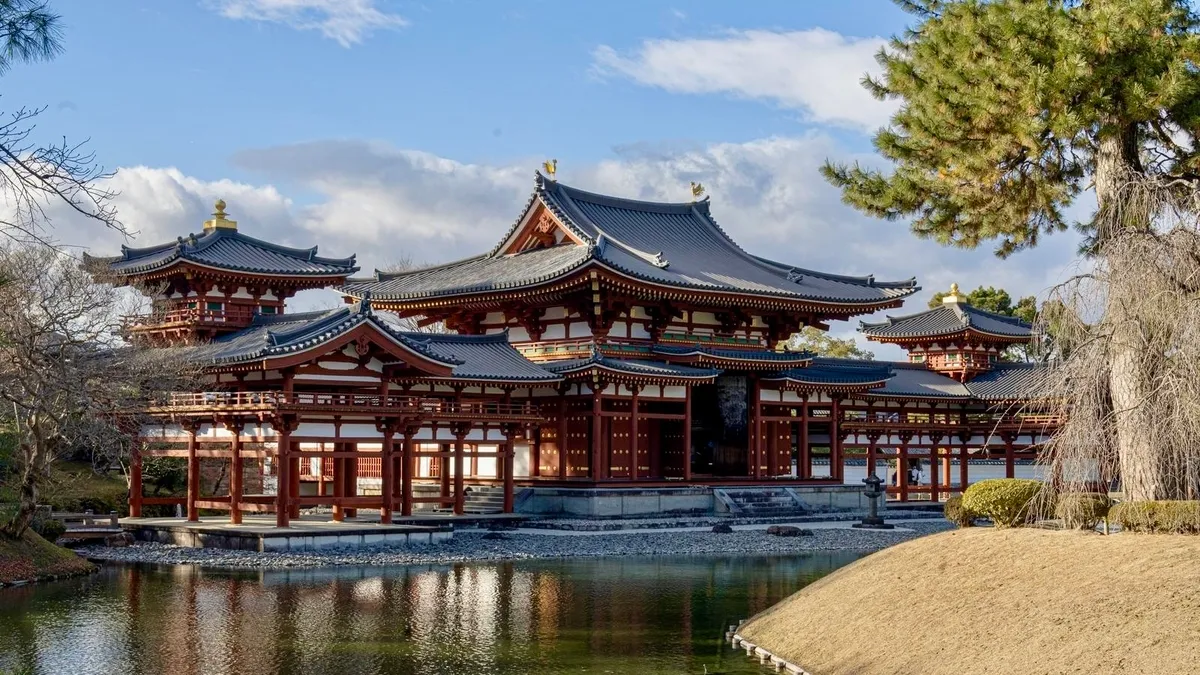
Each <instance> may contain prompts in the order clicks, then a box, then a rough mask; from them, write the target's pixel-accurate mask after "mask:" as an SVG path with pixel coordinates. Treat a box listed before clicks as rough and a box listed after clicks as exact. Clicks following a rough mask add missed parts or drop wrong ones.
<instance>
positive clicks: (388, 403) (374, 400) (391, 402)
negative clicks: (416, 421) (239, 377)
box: [155, 391, 538, 417]
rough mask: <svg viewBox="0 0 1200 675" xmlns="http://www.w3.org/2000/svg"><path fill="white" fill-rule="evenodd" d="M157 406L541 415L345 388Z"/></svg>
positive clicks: (219, 395)
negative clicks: (347, 390)
mask: <svg viewBox="0 0 1200 675" xmlns="http://www.w3.org/2000/svg"><path fill="white" fill-rule="evenodd" d="M155 407H156V408H160V409H165V410H168V411H184V410H188V409H191V410H214V409H216V410H221V409H244V410H264V409H272V410H273V409H279V408H288V409H329V408H338V409H344V408H351V409H362V408H372V409H386V410H389V411H396V412H405V413H414V414H421V415H430V416H439V415H443V416H454V417H472V416H484V415H486V416H516V415H520V416H537V415H538V413H537V408H536V407H535V406H533V405H532V404H531V403H529V402H520V403H505V402H503V401H450V400H444V399H438V398H426V397H421V396H405V395H387V396H383V395H380V394H353V393H343V392H313V391H303V392H292V393H290V394H287V393H284V392H280V391H204V392H178V393H173V394H171V395H170V396H169V397H167V399H166V400H165V401H163V402H162V403H160V404H159V405H158V406H155Z"/></svg>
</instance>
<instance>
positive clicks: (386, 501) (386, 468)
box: [379, 423, 396, 525]
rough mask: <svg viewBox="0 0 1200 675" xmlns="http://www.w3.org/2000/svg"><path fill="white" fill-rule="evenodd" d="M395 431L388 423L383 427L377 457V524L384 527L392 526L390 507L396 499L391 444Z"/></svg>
mask: <svg viewBox="0 0 1200 675" xmlns="http://www.w3.org/2000/svg"><path fill="white" fill-rule="evenodd" d="M395 436H396V430H395V428H394V427H393V426H392V425H391V424H390V423H385V424H384V425H383V447H382V450H381V453H380V457H379V498H380V506H379V522H380V523H382V524H384V525H391V524H392V507H393V506H394V505H395V504H394V501H393V500H394V499H395V497H396V476H395V474H394V473H393V471H394V470H395V468H396V467H395V464H394V463H393V460H394V459H395V458H394V457H393V456H392V442H393V440H394V439H395Z"/></svg>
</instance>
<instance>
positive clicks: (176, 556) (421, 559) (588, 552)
mask: <svg viewBox="0 0 1200 675" xmlns="http://www.w3.org/2000/svg"><path fill="white" fill-rule="evenodd" d="M903 527H905V528H907V529H908V530H911V531H895V530H885V531H862V530H852V529H840V528H839V529H815V530H813V531H812V532H813V535H812V536H810V537H775V536H770V535H768V534H766V532H765V531H763V530H738V531H735V532H733V533H730V534H715V533H712V532H679V531H670V530H660V531H656V532H647V533H645V534H642V533H638V534H621V535H614V536H595V535H593V536H583V535H578V536H575V535H542V534H531V533H527V532H511V531H508V532H485V531H482V530H459V531H457V532H455V533H454V537H453V539H451V540H449V541H446V542H442V543H438V544H432V545H428V546H409V547H386V546H380V547H372V548H330V549H323V550H321V551H295V552H286V551H284V552H270V553H255V552H252V551H230V550H224V549H200V548H182V547H179V546H169V545H165V544H134V545H132V546H128V547H124V548H104V547H96V546H92V547H86V548H81V549H79V553H80V555H83V556H85V557H87V558H88V559H90V560H96V561H113V562H136V563H154V564H170V565H201V566H204V567H215V568H233V569H279V568H294V567H327V566H337V565H419V564H430V563H437V564H442V563H455V562H479V561H482V562H494V561H503V560H531V559H538V558H574V557H601V556H642V555H711V554H741V555H760V554H767V555H787V554H797V553H806V552H815V551H862V552H871V551H877V550H880V549H883V548H887V547H888V546H892V545H894V544H898V543H900V542H902V541H907V540H909V539H914V538H917V537H921V536H924V535H927V534H933V533H935V532H941V531H943V530H947V529H951V528H952V527H953V525H951V524H950V523H948V522H946V521H931V522H928V523H924V522H921V523H905V524H904V525H903Z"/></svg>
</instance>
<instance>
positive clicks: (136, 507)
mask: <svg viewBox="0 0 1200 675" xmlns="http://www.w3.org/2000/svg"><path fill="white" fill-rule="evenodd" d="M130 450H131V451H130V457H129V517H130V518H141V517H142V490H143V486H142V441H141V439H140V438H138V437H137V436H134V437H133V443H132V444H131V446H130Z"/></svg>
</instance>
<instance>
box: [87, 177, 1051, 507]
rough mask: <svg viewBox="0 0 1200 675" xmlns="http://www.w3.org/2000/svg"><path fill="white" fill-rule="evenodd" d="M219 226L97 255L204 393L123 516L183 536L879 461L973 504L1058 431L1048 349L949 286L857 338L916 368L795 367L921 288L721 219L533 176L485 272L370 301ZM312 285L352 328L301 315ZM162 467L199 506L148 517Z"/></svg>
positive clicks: (330, 314) (377, 281) (817, 361)
mask: <svg viewBox="0 0 1200 675" xmlns="http://www.w3.org/2000/svg"><path fill="white" fill-rule="evenodd" d="M224 209H225V204H224V203H223V202H217V205H216V212H215V213H214V214H213V218H212V219H211V220H208V221H206V222H205V224H204V229H203V231H202V232H200V233H198V234H189V235H187V236H186V237H180V238H179V239H177V240H176V241H172V242H168V243H165V244H162V245H159V246H152V247H148V248H122V251H121V254H120V255H118V256H113V257H109V258H92V261H93V262H94V263H99V264H103V265H107V267H108V268H109V270H111V272H113V273H115V274H116V275H118V276H119V277H120V278H121V279H123V280H124V282H125V283H128V284H130V285H134V286H136V287H138V288H139V289H141V290H143V292H145V293H147V294H148V295H150V296H151V299H152V304H153V307H154V311H153V312H152V313H151V314H150V315H149V316H145V317H139V318H138V319H137V320H136V321H135V322H134V323H133V324H132V325H131V326H130V336H131V338H132V339H135V340H140V341H143V342H146V343H150V344H155V345H160V346H163V347H166V348H172V349H178V350H180V355H181V357H182V358H187V359H192V360H194V361H195V362H197V363H198V364H199V365H201V366H203V369H204V372H205V378H206V380H207V382H208V384H207V385H206V386H205V387H204V389H205V390H204V391H197V392H183V393H178V394H175V395H172V396H171V397H170V398H169V399H168V400H164V401H160V402H157V403H156V404H155V405H154V406H153V407H152V408H151V410H150V412H151V413H152V415H154V417H155V419H156V420H157V421H156V422H155V423H152V424H147V425H144V426H143V427H142V428H141V429H140V432H139V440H140V443H137V444H135V445H136V447H137V451H136V452H135V454H134V458H133V463H132V477H133V485H134V486H135V488H134V489H133V490H132V494H131V497H130V512H131V515H133V516H139V515H141V513H142V507H143V505H148V504H171V503H184V504H185V505H186V510H187V517H188V519H189V520H197V519H198V517H199V510H200V509H214V510H220V511H226V510H227V511H229V513H230V519H231V521H232V522H234V523H238V522H241V518H242V514H243V513H246V512H274V513H275V515H276V524H277V525H278V526H280V527H287V526H288V524H289V522H290V519H292V518H296V517H297V516H298V514H299V512H300V509H302V508H309V507H314V506H325V507H332V509H333V518H334V520H341V519H343V518H344V517H346V516H348V515H355V514H356V512H357V511H358V510H359V509H372V510H378V512H379V514H380V519H381V521H382V522H384V523H390V522H392V520H393V517H394V515H399V516H410V515H412V514H413V513H414V512H421V511H427V510H440V511H447V512H453V513H454V514H463V513H468V512H484V511H490V510H494V511H503V512H512V511H514V509H515V508H516V504H515V499H516V495H517V488H518V487H520V488H521V491H522V492H523V493H524V492H528V491H527V490H526V489H525V488H533V489H535V490H536V489H538V488H542V487H548V488H556V489H564V488H566V489H570V488H582V489H591V490H593V491H594V490H595V489H596V488H606V487H622V486H625V487H629V486H637V487H640V488H646V489H655V488H670V487H679V486H698V485H703V486H736V487H753V486H780V485H783V486H789V487H794V488H797V489H804V488H806V487H810V486H817V487H819V486H831V485H841V484H842V483H843V482H844V471H845V466H846V464H847V462H848V461H851V462H861V461H863V460H865V462H866V465H867V470H868V471H869V472H873V471H875V469H876V466H877V465H878V464H879V463H880V462H881V461H885V460H890V461H892V462H894V465H895V466H896V467H907V466H910V465H911V464H912V463H921V464H923V465H927V466H928V468H929V474H930V475H929V480H928V481H924V484H921V485H912V484H910V481H909V478H908V472H907V471H906V470H896V471H895V472H894V479H893V484H892V486H891V487H890V488H889V493H890V495H891V496H892V497H893V498H895V499H899V500H910V499H932V500H938V499H941V498H943V497H945V496H947V495H949V494H950V493H951V492H953V491H959V490H961V489H962V488H963V486H965V485H967V484H968V482H969V475H968V472H969V466H970V461H969V460H976V461H978V460H982V459H984V458H988V459H992V460H994V461H997V462H999V461H1003V463H1004V466H1005V470H1006V474H1007V475H1009V476H1011V475H1013V471H1014V463H1015V462H1016V461H1017V460H1021V459H1029V458H1031V457H1033V456H1034V453H1035V447H1036V446H1037V445H1038V444H1039V443H1041V442H1043V441H1044V440H1045V438H1046V437H1047V435H1048V434H1049V433H1051V432H1052V431H1053V428H1054V419H1053V418H1051V417H1049V416H1047V415H1044V414H1039V413H1038V409H1037V406H1036V398H1032V397H1033V394H1032V392H1034V391H1035V387H1036V383H1037V378H1038V374H1039V372H1040V371H1039V366H1036V365H1030V364H1024V363H1013V362H1008V361H1004V360H1002V354H1003V353H1004V352H1005V350H1006V349H1007V348H1008V347H1010V346H1012V345H1016V344H1021V343H1026V342H1028V341H1029V340H1030V339H1031V330H1030V326H1029V325H1028V324H1026V323H1023V322H1021V321H1019V320H1017V319H1014V318H1011V317H1006V316H1000V315H996V314H992V313H989V312H985V311H983V310H980V309H978V308H975V307H972V306H970V305H968V304H967V303H966V301H965V300H964V298H963V297H962V296H960V295H959V294H958V293H957V290H956V289H954V290H953V291H952V293H951V294H950V295H949V296H947V297H946V299H945V301H944V303H943V304H942V305H941V306H939V307H937V308H935V309H931V310H928V311H923V312H919V313H916V314H911V315H907V316H898V317H889V318H888V319H887V320H886V321H884V322H882V323H874V324H862V325H861V328H860V330H861V331H862V332H863V334H864V335H866V336H867V337H868V338H869V339H871V340H876V341H879V342H887V343H893V344H898V345H900V346H902V347H903V348H904V349H906V350H907V351H908V354H909V361H907V362H900V363H896V362H883V361H858V360H847V359H835V358H824V357H819V356H815V355H813V354H810V353H806V352H794V351H788V350H786V349H784V348H783V346H784V345H785V344H786V342H787V341H788V338H789V337H790V336H791V335H792V334H793V333H794V332H796V331H797V330H799V329H800V328H802V327H804V326H815V327H818V328H821V329H827V328H828V325H829V321H831V320H848V319H850V318H852V317H855V316H860V315H866V314H872V313H874V312H877V311H879V310H886V309H893V308H897V307H900V305H901V304H902V303H903V302H904V300H905V299H906V298H908V297H909V296H911V295H912V294H914V293H915V292H917V291H918V290H920V289H919V287H918V286H917V285H916V282H915V280H913V279H909V280H904V281H878V280H876V279H875V278H874V277H873V276H865V277H850V276H841V275H836V274H829V273H825V272H818V271H814V270H810V269H804V268H800V267H797V266H794V265H792V264H789V263H785V262H777V261H774V260H770V259H767V258H763V257H759V256H756V255H753V254H751V253H748V252H747V251H745V250H743V249H742V248H740V247H739V246H738V245H737V244H736V243H735V242H734V241H733V240H732V239H730V238H729V236H728V235H726V234H725V232H724V231H723V230H722V229H721V227H720V226H719V225H718V224H717V222H716V220H715V219H714V218H713V216H712V215H711V213H710V202H709V201H708V200H707V199H704V200H701V201H692V202H686V203H658V202H645V201H634V200H630V199H622V198H618V197H611V196H606V195H599V194H594V193H590V192H585V191H583V190H579V189H576V188H573V187H569V186H567V185H563V184H561V183H559V182H557V181H556V180H553V179H552V178H547V177H545V176H543V175H542V174H538V175H537V177H536V180H535V183H534V189H533V192H532V194H531V195H530V197H529V200H528V201H527V202H526V204H525V206H524V208H523V209H522V210H521V211H520V213H519V214H518V217H517V219H516V221H515V222H514V224H513V225H512V227H511V228H510V229H509V230H508V231H507V232H505V233H503V234H502V235H501V236H500V238H499V241H498V242H497V244H496V245H495V246H494V247H493V248H492V249H491V250H490V251H487V252H486V253H483V254H480V255H477V256H474V257H471V258H467V259H464V260H459V261H456V262H451V263H446V264H442V265H437V266H434V267H429V268H424V269H417V270H413V271H408V272H402V273H398V274H385V273H380V272H376V273H375V274H374V275H373V276H371V277H366V278H354V277H352V275H353V274H355V273H356V272H358V271H359V269H358V267H357V266H356V263H355V258H354V257H353V256H351V257H348V258H329V257H324V256H321V255H318V251H317V248H316V247H314V248H311V249H295V248H288V247H283V246H279V245H277V244H273V243H269V242H265V241H261V240H259V239H255V238H253V237H250V236H247V235H246V234H243V233H242V232H241V231H239V229H238V226H237V223H236V222H235V221H233V220H230V219H229V218H228V216H227V214H226V213H225V210H224ZM322 287H329V288H335V289H337V290H339V291H340V292H341V293H342V294H343V296H344V297H345V300H346V302H347V306H345V307H342V308H339V309H330V310H323V311H316V312H305V313H297V314H291V313H287V312H286V311H285V309H286V307H285V300H286V299H287V298H289V297H291V296H292V295H293V294H295V293H296V292H297V291H299V290H303V289H308V288H322ZM405 319H406V320H407V322H408V323H409V324H411V323H417V324H419V325H420V326H434V325H441V326H444V327H445V329H446V331H448V332H422V331H413V330H405V327H404V323H405V322H404V321H402V320H405ZM409 327H410V328H411V325H410V326H409ZM146 456H169V457H180V458H186V459H187V465H188V491H187V497H186V498H185V499H175V498H151V497H148V496H144V495H143V490H142V489H141V485H142V475H141V467H142V458H143V457H146ZM952 459H955V460H958V473H959V475H958V476H957V477H953V476H951V473H952V470H951V460H952ZM202 463H203V464H204V465H208V466H213V465H217V466H219V465H221V464H224V463H227V464H224V468H225V469H227V470H228V476H229V480H228V493H227V494H202V491H201V481H200V477H201V474H202Z"/></svg>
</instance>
